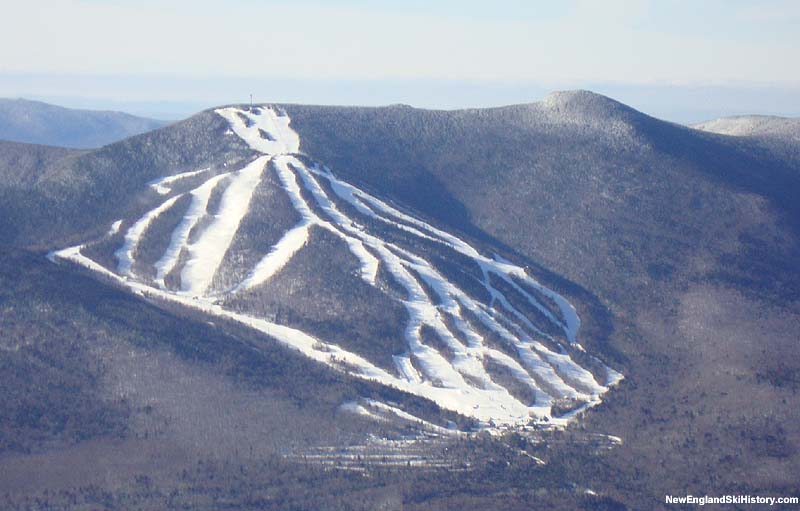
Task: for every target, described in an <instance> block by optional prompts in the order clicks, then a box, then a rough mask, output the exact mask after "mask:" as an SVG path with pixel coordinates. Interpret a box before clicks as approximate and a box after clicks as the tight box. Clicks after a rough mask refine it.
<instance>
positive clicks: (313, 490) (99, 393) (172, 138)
mask: <svg viewBox="0 0 800 511" xmlns="http://www.w3.org/2000/svg"><path fill="white" fill-rule="evenodd" d="M796 127H797V122H796V120H795V119H782V118H770V117H750V118H733V119H722V120H718V121H712V122H708V123H703V124H702V125H699V126H697V127H694V128H692V127H686V126H682V125H678V124H673V123H669V122H665V121H662V120H659V119H656V118H653V117H650V116H648V115H646V114H644V113H642V112H639V111H636V110H635V109H633V108H630V107H628V106H626V105H624V104H621V103H619V102H617V101H614V100H612V99H610V98H607V97H604V96H601V95H598V94H594V93H591V92H588V91H567V92H557V93H553V94H551V95H549V96H548V97H547V98H546V99H545V100H544V101H542V102H538V103H531V104H524V105H513V106H507V107H501V108H491V109H466V110H456V111H438V110H420V109H415V108H412V107H408V106H404V105H393V106H388V107H380V108H356V107H332V106H324V107H323V106H308V105H278V104H264V105H256V106H252V105H231V106H225V107H220V108H217V109H212V110H208V111H205V112H201V113H199V114H197V115H196V116H194V117H191V118H189V119H186V120H184V121H181V122H177V123H175V124H172V125H170V126H167V127H165V128H163V129H159V130H155V131H152V132H148V133H144V134H140V135H137V136H133V137H130V138H127V139H125V140H122V141H120V142H117V143H114V144H111V145H107V146H105V147H102V148H100V149H96V150H74V149H59V148H50V147H41V146H32V145H26V144H19V143H12V142H5V143H3V144H0V218H2V219H3V221H2V223H0V247H2V248H1V249H0V310H1V311H2V314H0V332H3V334H2V339H0V341H2V345H0V350H2V351H1V352H0V353H1V354H2V358H0V381H2V382H3V383H2V387H0V390H2V392H0V407H1V408H0V409H2V410H5V411H6V412H5V413H4V414H2V415H0V495H6V496H5V497H4V498H5V501H2V502H3V503H4V505H5V506H4V507H7V508H11V509H14V508H19V509H24V508H29V507H32V506H33V505H34V504H35V503H36V502H40V503H41V502H44V501H45V500H47V502H48V505H50V506H51V507H55V508H70V507H73V508H79V507H80V506H84V507H91V506H96V505H98V503H102V504H103V505H104V506H106V507H107V508H111V509H137V508H170V507H173V508H181V507H191V508H193V509H216V508H220V507H226V508H229V509H253V508H263V509H284V508H297V509H319V508H329V507H331V500H330V499H331V495H335V496H336V499H337V500H336V501H335V502H336V503H337V504H336V505H338V506H339V508H342V509H356V508H357V509H385V508H389V509H393V508H398V507H400V506H404V507H405V508H406V509H420V510H421V509H452V508H455V507H458V508H459V509H485V508H486V507H487V506H491V507H493V508H497V509H529V508H530V507H531V503H532V502H535V503H536V504H537V505H539V506H542V507H547V508H549V509H570V510H573V509H659V508H660V507H659V506H661V507H663V506H664V504H663V502H664V500H663V499H664V495H687V494H700V493H699V492H704V493H707V494H714V495H723V494H737V495H738V494H752V495H757V494H759V495H761V494H763V495H790V494H793V492H795V491H796V477H795V474H797V473H800V426H798V424H800V421H798V418H799V417H798V413H799V412H798V410H800V357H798V356H797V354H796V353H797V339H798V338H800V270H799V269H798V266H797V261H798V260H800V202H799V201H798V200H797V197H798V196H800V158H798V150H800V143H798V141H797V137H796V134H797V130H796ZM31 375H35V377H33V378H32V377H31ZM98 459H99V460H101V461H99V462H97V461H96V460H98ZM74 467H81V470H75V468H74ZM753 467H758V469H757V470H754V468H753ZM45 490H47V492H48V493H46V494H45V493H44V492H45ZM365 496H366V497H365ZM37 499H38V500H37ZM36 505H40V507H44V504H36Z"/></svg>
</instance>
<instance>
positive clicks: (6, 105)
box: [0, 98, 168, 149]
mask: <svg viewBox="0 0 800 511" xmlns="http://www.w3.org/2000/svg"><path fill="white" fill-rule="evenodd" d="M166 124H168V123H167V122H165V121H158V120H155V119H145V118H142V117H136V116H133V115H130V114H126V113H122V112H106V111H96V110H76V109H70V108H64V107H60V106H56V105H50V104H48V103H42V102H40V101H30V100H26V99H3V98H0V140H7V141H11V142H24V143H28V144H42V145H51V146H60V147H71V148H82V149H87V148H94V147H101V146H104V145H107V144H110V143H112V142H117V141H118V140H122V139H124V138H127V137H130V136H132V135H138V134H139V133H144V132H146V131H151V130H154V129H156V128H160V127H162V126H165V125H166Z"/></svg>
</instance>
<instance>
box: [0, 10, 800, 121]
mask: <svg viewBox="0 0 800 511" xmlns="http://www.w3.org/2000/svg"><path fill="white" fill-rule="evenodd" d="M0 8H2V12H3V16H2V20H0V96H4V97H28V98H32V99H43V100H51V101H56V102H60V103H61V104H66V105H67V106H81V107H97V108H116V107H120V108H123V107H127V109H128V110H137V109H138V110H141V111H142V112H134V113H144V111H149V113H150V114H159V115H160V116H162V117H164V116H166V117H169V116H173V117H174V116H176V115H184V114H188V113H191V112H192V111H194V110H195V109H199V108H205V107H207V106H212V105H216V104H223V103H229V102H241V101H246V100H248V98H249V94H251V93H252V94H254V96H255V98H256V99H257V100H259V101H290V102H300V103H340V104H387V103H408V104H411V105H414V106H420V107H427V108H437V107H438V108H458V107H467V106H475V107H479V106H492V105H501V104H508V103H519V102H527V101H535V100H537V99H540V98H541V97H543V96H544V95H545V94H547V92H549V91H552V90H560V89H574V88H589V89H592V90H595V91H597V92H601V93H606V94H609V95H612V96H613V97H616V99H619V100H621V101H624V102H627V103H629V104H632V106H635V107H639V108H641V109H643V110H646V111H647V110H648V109H649V113H655V114H660V115H661V116H663V117H665V118H671V119H672V120H677V121H689V120H691V119H690V117H692V116H695V117H699V118H698V119H694V120H701V119H702V118H706V117H704V116H707V115H713V114H715V113H721V114H723V115H730V114H733V113H751V112H756V111H758V112H760V113H770V114H782V115H800V108H799V107H798V106H797V105H800V101H799V100H800V66H798V65H797V61H798V60H800V30H798V29H797V27H798V26H800V2H798V1H795V0H762V1H758V2H756V1H743V0H704V1H702V2H697V1H683V0H673V1H669V0H661V1H649V0H603V1H558V2H556V1H547V2H538V1H532V0H528V1H523V0H491V1H488V0H485V1H473V0H459V1H456V0H441V1H434V0H428V1H423V0H386V1H379V0H373V1H367V0H341V1H320V0H318V1H314V0H293V1H278V0H260V1H257V0H227V1H226V2H219V1H213V0H194V1H184V0H176V1H168V0H161V1H156V0H136V1H133V0H38V1H36V2H19V1H17V0H14V1H12V0H0ZM159 110H160V111H159Z"/></svg>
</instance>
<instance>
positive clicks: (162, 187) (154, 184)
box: [147, 167, 210, 195]
mask: <svg viewBox="0 0 800 511" xmlns="http://www.w3.org/2000/svg"><path fill="white" fill-rule="evenodd" d="M208 170H210V168H209V167H206V168H204V169H199V170H192V171H190V172H183V173H181V174H174V175H172V176H166V177H162V178H159V179H156V180H153V181H150V182H149V183H147V184H148V185H149V186H150V187H151V188H152V189H153V190H155V191H156V192H157V193H158V194H159V195H167V194H168V193H170V192H171V191H172V187H171V186H167V185H171V184H172V183H174V182H176V181H180V180H181V179H185V178H187V177H192V176H196V175H198V174H202V173H203V172H206V171H208Z"/></svg>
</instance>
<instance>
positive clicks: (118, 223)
mask: <svg viewBox="0 0 800 511" xmlns="http://www.w3.org/2000/svg"><path fill="white" fill-rule="evenodd" d="M120 227H122V220H121V219H120V220H117V221H115V222H113V223H112V224H111V227H110V228H109V229H108V232H107V233H106V236H113V235H115V234H117V233H118V232H119V228H120Z"/></svg>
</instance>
